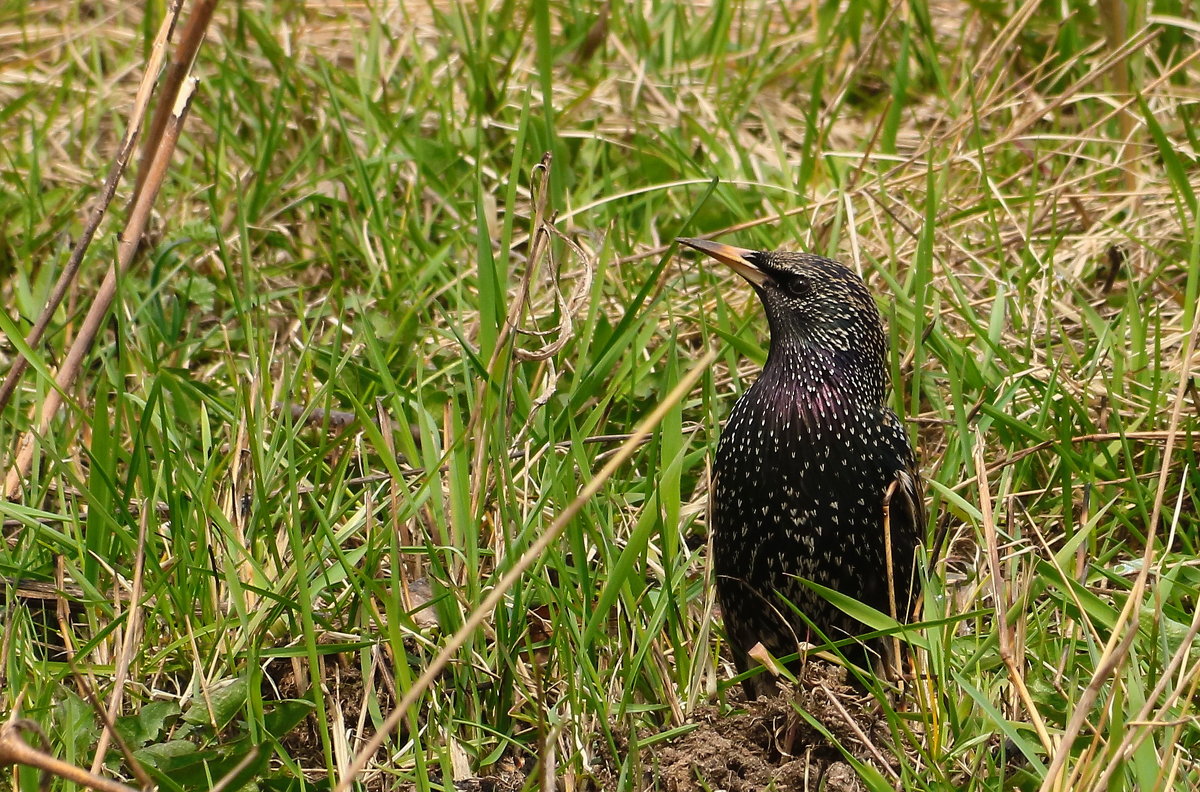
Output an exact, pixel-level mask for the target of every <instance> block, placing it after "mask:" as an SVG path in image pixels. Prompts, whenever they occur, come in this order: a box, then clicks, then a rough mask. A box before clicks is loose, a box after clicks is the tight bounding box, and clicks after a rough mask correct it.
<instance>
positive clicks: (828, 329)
mask: <svg viewBox="0 0 1200 792" xmlns="http://www.w3.org/2000/svg"><path fill="white" fill-rule="evenodd" d="M679 241H680V242H682V243H683V244H685V245H688V246H689V247H692V248H695V249H696V250H699V251H701V252H703V253H706V254H708V255H709V256H712V257H713V258H715V259H717V260H718V261H721V262H723V263H724V264H727V265H728V266H729V267H731V268H732V269H733V270H734V271H735V272H737V273H738V274H739V275H741V276H742V277H743V278H745V279H746V280H747V281H749V282H750V284H751V285H752V286H754V289H755V291H756V292H758V296H759V297H760V298H761V300H762V303H763V306H764V308H765V309H766V313H767V321H768V323H769V324H770V328H771V350H770V353H769V354H768V355H767V363H766V366H764V367H763V370H762V374H761V375H760V376H759V378H758V380H757V381H756V382H755V383H754V384H753V385H752V386H751V387H750V389H749V390H747V391H746V392H745V393H744V394H742V396H741V398H739V399H738V401H737V404H735V405H734V407H733V411H732V412H731V413H730V415H729V420H728V421H727V422H726V424H725V428H724V431H722V433H721V441H720V443H719V445H718V447H717V459H716V465H715V470H714V476H713V490H712V537H713V553H714V557H715V558H714V566H715V571H716V581H717V594H718V596H719V597H720V602H721V610H722V611H723V612H724V617H725V632H726V634H727V635H728V638H729V644H730V646H731V648H732V649H733V656H734V660H735V661H736V663H737V666H738V668H739V669H740V670H743V671H744V670H746V669H747V668H749V667H750V659H749V657H748V656H747V652H749V651H750V650H751V649H752V648H753V647H754V645H755V644H756V643H759V642H761V643H762V644H763V646H764V647H765V648H766V649H768V650H769V651H770V652H771V654H773V655H775V656H782V655H787V654H792V653H794V652H796V651H797V648H798V643H799V642H801V641H808V642H814V643H820V642H821V640H820V638H819V636H817V635H815V634H813V633H812V631H811V630H810V629H809V628H808V626H807V625H806V624H805V622H804V620H803V619H802V618H801V617H800V616H798V615H797V614H796V613H795V610H794V609H793V608H791V607H789V605H788V603H789V602H790V603H791V604H792V605H794V606H795V607H796V609H799V610H800V611H802V612H803V613H804V614H805V616H807V617H808V619H809V620H811V621H812V623H813V624H814V625H816V627H817V628H819V629H820V631H821V632H823V633H824V634H825V635H826V636H827V637H828V638H830V639H831V640H838V639H842V638H846V637H847V636H848V635H858V634H861V633H863V632H867V631H868V628H866V627H865V626H864V625H862V624H860V623H859V622H858V621H856V620H854V619H852V618H850V617H848V616H847V615H846V614H845V613H843V612H842V611H841V610H840V609H838V608H837V607H836V606H834V605H831V604H830V603H829V602H827V601H826V600H825V599H824V598H823V597H821V596H820V595H819V594H817V593H815V592H814V591H812V590H811V589H810V588H808V587H807V586H805V585H804V584H803V583H802V582H800V581H799V580H797V578H798V577H800V578H806V579H808V580H811V581H814V582H816V583H819V584H821V585H823V586H826V587H828V588H831V589H836V590H838V591H840V592H842V593H844V594H847V595H849V596H851V597H853V598H854V599H857V600H859V601H860V602H864V603H866V604H868V605H870V606H872V607H874V608H876V609H877V610H880V611H882V612H884V613H894V614H895V615H896V617H897V618H898V619H900V620H901V621H903V620H906V618H907V617H908V616H909V615H910V612H911V610H912V606H913V604H914V602H915V601H916V597H915V594H916V588H917V584H916V581H915V576H914V563H915V555H916V549H917V546H918V543H919V542H920V537H921V535H922V532H923V530H924V507H923V503H922V496H921V484H920V474H919V471H918V468H917V461H916V457H915V455H914V454H913V451H912V447H911V446H910V445H909V441H908V436H907V434H906V433H905V431H904V426H903V424H901V422H900V419H899V418H897V417H896V414H895V413H894V412H892V410H891V409H890V408H889V407H888V406H887V390H888V377H887V369H886V367H885V358H886V353H887V340H886V337H885V336H884V331H883V325H882V323H881V321H880V318H879V310H878V308H877V307H876V305H875V301H874V300H873V299H872V298H871V295H870V293H869V292H868V291H867V288H866V285H865V284H864V283H863V282H862V279H861V278H859V277H858V275H856V274H855V273H854V272H852V271H851V270H849V269H847V268H846V267H844V266H843V265H841V264H839V263H837V262H836V261H831V260H829V259H827V258H822V257H820V256H814V255H810V254H807V253H785V252H768V251H753V250H744V249H741V248H735V247H731V246H729V245H722V244H718V243H715V242H708V241H703V240H698V239H681V240H679ZM885 502H886V503H887V505H888V509H889V515H890V516H889V521H888V532H887V533H888V534H890V556H891V575H890V578H891V580H893V581H895V588H894V597H893V596H890V592H889V586H888V581H889V573H888V555H889V550H888V539H887V538H886V537H885V530H884V507H885ZM855 649H856V647H847V649H843V652H844V653H846V654H847V656H848V657H849V658H850V659H851V660H854V661H855V662H858V663H860V664H863V663H865V662H866V661H867V660H868V657H869V656H868V655H867V654H866V653H865V652H864V651H862V650H859V651H855ZM745 687H746V692H747V694H748V695H750V696H751V697H752V698H753V697H754V696H755V695H757V694H758V693H764V692H769V691H770V690H772V689H773V688H774V683H773V680H771V679H770V678H769V676H768V675H766V674H760V675H758V676H756V677H754V678H752V679H751V680H750V681H749V683H748V684H747V685H746V686H745Z"/></svg>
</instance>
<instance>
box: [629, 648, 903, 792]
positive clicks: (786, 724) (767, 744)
mask: <svg viewBox="0 0 1200 792" xmlns="http://www.w3.org/2000/svg"><path fill="white" fill-rule="evenodd" d="M731 703H733V704H734V711H732V712H729V711H725V712H722V711H721V709H720V708H719V707H717V706H715V705H708V706H706V707H703V708H701V709H699V710H698V711H697V712H696V714H695V716H694V721H695V722H696V723H697V727H696V728H695V729H694V730H692V731H690V732H688V733H687V734H684V735H682V736H680V737H677V738H675V739H673V740H669V741H665V742H663V743H659V744H656V745H655V746H654V748H653V749H650V750H651V751H652V757H647V761H646V763H645V764H646V765H647V767H648V769H649V772H651V773H652V777H648V778H647V779H646V781H647V782H648V787H649V788H652V789H663V790H667V792H708V791H709V790H713V789H722V790H728V792H752V791H753V792H760V791H761V790H764V789H768V788H769V789H773V790H777V791H778V792H789V791H790V790H797V791H799V790H811V789H824V790H827V792H859V790H865V789H866V785H865V784H864V783H863V782H862V781H861V780H860V778H859V775H858V773H857V772H856V771H855V769H854V767H853V766H852V765H851V764H850V763H849V762H848V761H847V758H846V753H845V752H848V753H850V754H851V755H852V756H853V757H854V758H855V759H856V760H858V761H860V762H863V763H864V764H869V765H873V766H874V767H875V768H877V769H878V770H879V771H880V772H881V773H882V774H883V775H884V776H889V775H891V773H892V772H894V771H895V770H896V769H897V768H898V763H897V762H896V759H895V757H894V756H893V755H892V754H891V752H890V748H889V746H891V745H892V744H893V742H894V740H893V737H892V733H891V729H890V728H889V726H888V723H887V719H886V717H885V716H884V715H883V714H882V713H881V712H880V711H879V709H880V708H879V702H878V701H876V699H875V698H874V697H872V696H869V695H866V694H864V693H862V692H861V691H859V690H858V689H856V688H854V687H852V686H850V685H849V684H847V682H846V673H845V670H844V669H842V668H839V667H837V666H832V665H827V664H825V663H821V662H819V661H814V662H810V663H808V664H807V665H806V666H805V668H804V670H803V673H802V675H801V678H800V679H799V682H798V684H797V685H796V686H794V687H791V686H787V687H784V688H782V689H781V690H780V692H779V693H778V694H777V695H775V696H771V697H764V698H759V699H758V700H756V701H749V702H747V701H742V702H740V703H739V702H736V701H735V702H731ZM797 708H799V709H801V710H803V711H804V712H806V713H808V714H809V715H810V716H811V717H812V718H813V719H814V720H815V721H817V722H818V723H820V724H821V726H822V727H823V728H824V730H825V731H826V732H827V733H828V734H825V733H822V731H821V730H820V729H818V728H816V727H815V726H813V725H812V724H810V723H809V722H808V721H807V720H806V719H805V718H803V717H802V716H801V715H800V714H799V713H798V712H797ZM830 736H832V738H833V739H832V740H831V739H830ZM835 741H836V742H835ZM838 745H840V746H841V748H839V747H838ZM843 749H844V751H845V752H844V751H843ZM885 765H886V766H885Z"/></svg>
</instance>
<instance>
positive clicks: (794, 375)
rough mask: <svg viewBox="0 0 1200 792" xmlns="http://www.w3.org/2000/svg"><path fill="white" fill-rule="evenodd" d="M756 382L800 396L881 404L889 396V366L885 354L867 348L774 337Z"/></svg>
mask: <svg viewBox="0 0 1200 792" xmlns="http://www.w3.org/2000/svg"><path fill="white" fill-rule="evenodd" d="M760 383H761V384H760ZM756 385H759V387H764V388H769V389H771V390H773V391H777V392H781V393H789V394H791V395H793V397H794V398H797V399H800V400H804V399H806V398H808V394H813V393H819V394H824V395H825V396H826V397H827V398H831V399H834V400H837V401H853V402H855V403H858V404H863V405H879V404H883V403H884V400H885V398H886V391H887V370H886V368H885V367H884V361H883V358H882V356H881V355H879V354H878V353H877V352H876V351H874V350H870V349H867V348H863V349H837V348H831V347H828V346H821V345H817V344H813V343H810V342H806V341H804V340H802V339H797V338H794V337H793V338H789V339H787V340H785V341H777V340H775V339H772V341H771V350H770V352H769V353H768V355H767V362H766V365H765V366H763V371H762V375H761V376H760V377H759V383H756Z"/></svg>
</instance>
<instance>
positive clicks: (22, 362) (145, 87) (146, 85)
mask: <svg viewBox="0 0 1200 792" xmlns="http://www.w3.org/2000/svg"><path fill="white" fill-rule="evenodd" d="M182 3H183V0H171V3H170V5H169V6H168V7H167V13H166V16H164V17H163V21H162V24H161V25H159V27H158V34H157V35H156V36H155V37H154V44H153V45H152V46H151V48H150V57H149V59H148V60H147V61H146V71H145V73H144V74H142V82H141V84H140V85H139V86H138V90H137V94H136V95H135V96H134V100H133V110H132V111H131V112H130V114H129V126H128V127H127V128H126V129H125V137H124V138H123V139H122V140H121V145H120V147H119V148H118V149H117V154H116V156H115V157H114V158H113V161H112V165H111V166H109V169H108V176H106V177H105V179H104V184H103V186H102V187H101V188H100V194H99V196H97V198H96V203H95V206H93V207H92V211H91V216H90V217H89V218H88V221H87V223H86V224H85V225H84V227H83V233H82V234H81V235H80V236H79V239H78V240H76V242H75V247H74V248H72V250H71V257H70V258H69V259H67V265H66V266H65V267H64V268H63V271H62V273H61V274H60V275H59V276H58V280H57V281H55V283H54V288H53V289H51V290H50V296H49V297H48V298H47V299H46V305H45V307H44V308H42V313H41V315H39V316H38V318H37V321H36V322H34V324H33V329H32V330H30V331H29V335H28V336H26V337H25V345H26V346H27V347H29V348H30V349H32V348H34V347H36V346H37V345H38V344H39V343H41V340H42V336H43V335H44V334H45V332H46V328H47V327H48V326H49V325H50V320H51V319H52V318H54V314H55V312H56V311H57V310H58V306H60V305H61V304H62V301H63V298H64V297H66V294H67V289H68V288H70V286H71V283H72V282H73V281H74V280H75V276H76V275H77V274H78V273H79V268H80V266H81V265H82V264H83V257H84V254H85V253H87V250H88V247H89V246H90V245H91V244H92V239H93V238H94V237H95V236H96V230H97V229H99V228H100V222H101V221H102V220H103V219H104V215H105V214H106V213H107V212H108V207H109V204H111V203H112V199H113V196H114V195H116V193H117V183H118V182H120V181H121V176H123V175H124V174H125V168H126V167H127V166H128V165H129V157H130V155H131V154H132V153H133V147H134V144H135V143H136V141H137V136H138V132H140V131H141V128H142V119H143V118H144V117H145V115H146V108H147V107H148V106H149V105H150V97H151V92H152V89H153V87H154V82H155V81H156V80H157V79H158V73H159V70H160V69H161V68H162V61H163V52H164V50H165V47H166V44H167V41H169V40H170V38H171V31H173V30H174V29H175V22H176V20H177V19H178V18H179V8H180V6H181V5H182ZM28 366H29V361H28V360H27V359H26V358H25V356H24V355H23V354H21V351H20V350H17V352H16V357H15V358H14V359H13V364H12V368H10V369H9V370H8V376H7V377H5V378H4V383H3V384H0V412H3V411H4V408H5V407H7V406H8V402H9V400H10V399H11V398H12V395H13V393H15V392H16V390H17V384H18V383H19V382H20V381H21V375H22V374H24V373H25V369H26V368H27V367H28Z"/></svg>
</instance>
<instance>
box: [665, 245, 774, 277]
mask: <svg viewBox="0 0 1200 792" xmlns="http://www.w3.org/2000/svg"><path fill="white" fill-rule="evenodd" d="M675 241H676V242H679V243H680V244H682V245H687V246H688V247H690V248H694V249H696V250H699V251H700V252H701V253H707V254H708V255H710V256H712V257H713V258H715V259H716V260H717V261H719V262H721V263H722V264H724V265H726V266H727V267H729V268H730V269H731V270H733V271H734V272H736V273H737V274H738V275H741V276H742V277H743V278H745V279H746V280H748V281H750V282H751V283H753V284H754V285H755V286H762V285H763V284H764V283H766V282H767V281H768V280H770V276H769V275H767V273H765V272H763V271H762V270H760V269H759V268H758V267H756V266H754V265H753V264H751V263H750V259H749V257H750V256H752V255H754V254H755V253H757V252H758V251H755V250H747V249H746V248H739V247H734V246H733V245H725V244H722V243H720V242H710V241H708V240H707V239H684V238H682V237H680V238H679V239H676V240H675Z"/></svg>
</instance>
